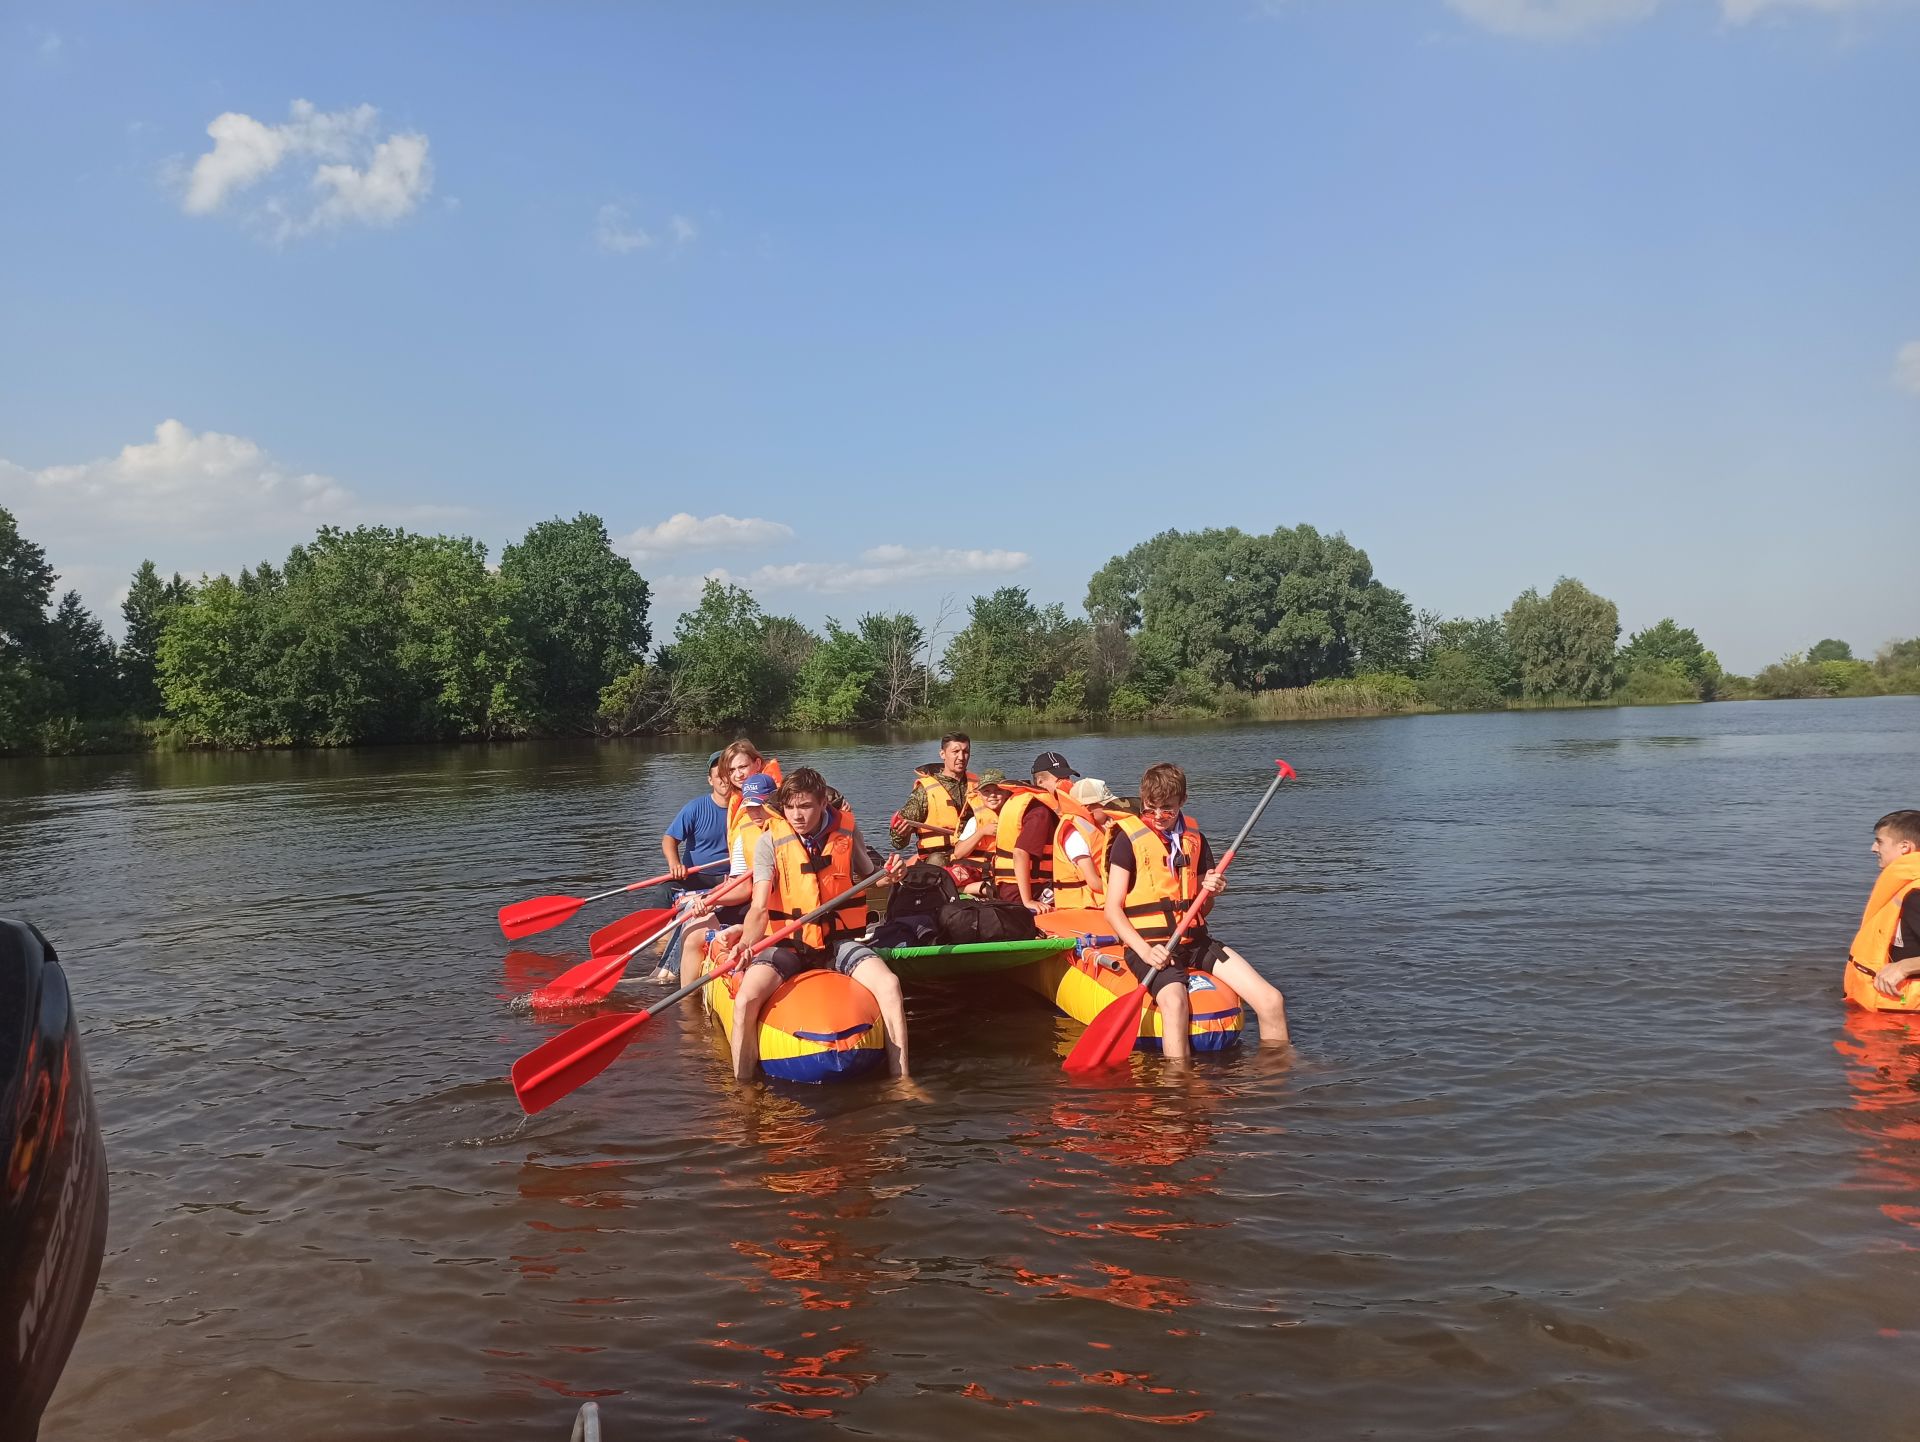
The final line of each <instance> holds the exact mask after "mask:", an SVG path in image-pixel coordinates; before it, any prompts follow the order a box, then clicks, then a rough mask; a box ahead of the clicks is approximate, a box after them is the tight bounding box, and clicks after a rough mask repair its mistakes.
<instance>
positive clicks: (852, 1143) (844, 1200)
mask: <svg viewBox="0 0 1920 1442" xmlns="http://www.w3.org/2000/svg"><path fill="white" fill-rule="evenodd" d="M730 1101H731V1103H732V1104H731V1106H730V1107H729V1111H730V1113H731V1118H730V1120H731V1129H730V1136H731V1137H733V1138H737V1140H738V1143H739V1146H740V1147H741V1149H742V1151H743V1152H744V1153H746V1154H747V1155H749V1156H751V1157H753V1158H755V1161H754V1163H753V1165H752V1168H751V1170H750V1171H741V1172H736V1173H734V1174H731V1175H729V1176H727V1177H724V1178H722V1179H721V1180H720V1183H719V1187H720V1192H721V1195H722V1201H721V1206H722V1208H725V1207H726V1203H725V1200H724V1198H725V1197H726V1195H727V1194H728V1193H734V1192H740V1191H752V1190H764V1191H765V1192H766V1193H769V1194H771V1195H772V1196H773V1197H774V1198H776V1199H777V1200H778V1202H779V1206H778V1207H777V1208H774V1209H768V1208H765V1207H762V1206H758V1205H755V1204H754V1203H753V1202H752V1201H748V1202H747V1204H746V1205H744V1206H741V1207H739V1208H737V1209H731V1210H733V1212H734V1215H735V1216H736V1217H737V1218H738V1219H739V1223H740V1230H738V1231H736V1232H735V1234H734V1235H733V1237H732V1238H731V1241H730V1245H731V1247H732V1250H733V1252H734V1254H735V1255H736V1256H737V1257H739V1258H741V1259H742V1260H744V1261H745V1262H747V1263H748V1264H749V1266H750V1267H751V1268H752V1270H751V1271H750V1272H747V1273H744V1274H714V1280H715V1281H718V1282H723V1283H726V1284H729V1285H732V1286H736V1287H740V1288H742V1289H743V1290H744V1291H746V1292H747V1293H748V1294H749V1295H752V1296H754V1297H756V1298H757V1299H758V1300H759V1301H761V1302H762V1303H763V1304H765V1305H771V1306H774V1307H778V1308H797V1309H798V1310H799V1311H800V1312H802V1313H818V1314H824V1315H820V1316H816V1317H795V1318H792V1319H791V1320H790V1321H788V1322H786V1323H785V1325H784V1326H783V1328H782V1330H783V1331H785V1332H787V1333H788V1334H789V1335H788V1336H787V1337H786V1339H785V1340H784V1341H783V1342H782V1344H781V1345H777V1346H776V1345H767V1344H756V1343H754V1342H750V1341H746V1340H742V1339H741V1338H739V1337H737V1336H735V1335H733V1333H734V1332H735V1331H737V1330H738V1328H737V1324H735V1323H733V1322H730V1321H727V1320H724V1319H721V1320H718V1321H716V1324H715V1330H716V1335H714V1336H710V1337H708V1338H706V1339H704V1345H705V1346H707V1347H710V1348H713V1349H715V1350H718V1351H723V1352H730V1353H735V1354H740V1353H745V1354H748V1355H752V1356H756V1357H758V1358H759V1359H761V1360H762V1361H763V1362H764V1363H765V1365H764V1366H763V1367H762V1368H761V1370H760V1375H759V1376H758V1377H757V1378H755V1379H752V1380H742V1379H739V1378H737V1377H729V1376H714V1377H709V1378H703V1379H700V1382H701V1384H702V1385H706V1386H712V1387H718V1388H724V1389H727V1390H730V1391H735V1392H739V1393H742V1394H743V1396H744V1397H745V1398H747V1399H750V1400H746V1401H745V1403H744V1405H745V1406H746V1408H747V1409H748V1410H749V1411H753V1412H759V1413H765V1414H771V1415H775V1416H787V1417H797V1418H802V1419H806V1420H809V1421H824V1420H826V1419H829V1418H833V1417H837V1416H839V1415H840V1414H841V1406H840V1405H839V1404H843V1403H845V1402H848V1401H850V1400H852V1399H853V1398H855V1397H858V1396H859V1395H860V1394H861V1393H863V1392H865V1391H866V1390H867V1389H868V1388H869V1387H871V1386H872V1385H873V1384H874V1383H876V1382H878V1381H880V1380H881V1379H882V1378H883V1377H885V1375H886V1373H885V1372H884V1371H882V1370H880V1369H879V1368H877V1367H875V1366H873V1365H872V1364H871V1363H870V1362H868V1360H867V1359H868V1358H869V1357H870V1355H871V1353H872V1350H873V1344H872V1342H871V1340H870V1339H869V1338H868V1337H866V1336H865V1335H863V1332H864V1330H865V1329H866V1327H867V1326H869V1325H870V1324H869V1322H868V1321H867V1319H866V1318H865V1317H864V1316H863V1315H857V1314H859V1313H861V1312H863V1311H864V1308H865V1305H866V1304H867V1303H868V1302H869V1301H870V1300H871V1298H872V1296H873V1294H874V1293H875V1291H876V1290H880V1289H884V1288H888V1287H899V1286H904V1285H906V1284H908V1283H910V1282H912V1281H913V1279H914V1277H915V1275H916V1274H917V1270H918V1269H917V1268H916V1267H915V1265H914V1264H913V1263H911V1262H902V1261H898V1260H890V1259H888V1258H887V1257H885V1256H884V1255H883V1254H882V1252H883V1249H882V1248H881V1247H880V1246H878V1245H877V1244H873V1243H868V1244H866V1245H858V1244H856V1243H855V1242H854V1241H853V1239H852V1237H851V1236H850V1234H849V1232H848V1230H847V1229H846V1228H845V1227H844V1226H843V1225H842V1224H843V1223H845V1222H848V1221H854V1220H858V1219H863V1218H867V1217H870V1216H871V1215H873V1213H874V1211H875V1209H876V1208H877V1207H878V1206H879V1205H880V1204H881V1203H882V1202H883V1201H885V1200H887V1199H889V1198H892V1197H895V1196H899V1195H901V1194H902V1193H903V1192H904V1191H906V1190H910V1188H907V1187H904V1186H901V1185H899V1184H897V1183H889V1182H888V1180H887V1179H888V1178H889V1177H891V1176H893V1175H894V1174H895V1173H897V1172H898V1171H899V1170H900V1169H901V1167H902V1166H903V1165H904V1158H903V1157H902V1156H901V1155H900V1153H899V1152H898V1150H896V1147H895V1143H896V1141H897V1139H898V1138H899V1137H900V1136H901V1135H903V1134H904V1133H905V1132H906V1131H907V1130H908V1129H906V1128H900V1127H879V1128H871V1129H870V1128H866V1127H861V1126H858V1125H854V1126H836V1127H832V1128H829V1126H828V1124H827V1123H826V1122H825V1121H823V1120H821V1119H820V1118H818V1117H816V1116H815V1115H814V1114H813V1113H812V1112H811V1110H810V1108H809V1107H808V1106H807V1105H806V1104H805V1103H803V1102H801V1101H799V1100H797V1099H794V1098H792V1097H787V1096H783V1095H780V1094H778V1093H774V1092H772V1091H749V1092H740V1093H736V1094H734V1095H732V1096H731V1097H730ZM769 1224H771V1225H769Z"/></svg>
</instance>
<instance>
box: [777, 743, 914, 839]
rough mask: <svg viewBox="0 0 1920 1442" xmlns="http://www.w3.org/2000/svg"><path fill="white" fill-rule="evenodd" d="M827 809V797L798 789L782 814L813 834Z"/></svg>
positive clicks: (800, 829) (806, 833) (797, 827)
mask: <svg viewBox="0 0 1920 1442" xmlns="http://www.w3.org/2000/svg"><path fill="white" fill-rule="evenodd" d="M922 754H923V755H924V754H925V753H924V752H923V753H922ZM826 810H827V798H826V797H824V796H809V795H807V794H806V793H805V792H804V791H796V792H794V794H793V795H791V796H789V797H788V798H787V804H786V805H785V806H783V807H781V808H780V814H781V815H782V816H784V817H786V818H787V825H789V826H791V827H792V828H793V829H794V830H795V831H797V832H799V833H800V834H801V835H802V836H811V835H813V833H814V832H815V831H817V830H818V829H819V827H820V818H821V817H822V816H823V815H825V814H826Z"/></svg>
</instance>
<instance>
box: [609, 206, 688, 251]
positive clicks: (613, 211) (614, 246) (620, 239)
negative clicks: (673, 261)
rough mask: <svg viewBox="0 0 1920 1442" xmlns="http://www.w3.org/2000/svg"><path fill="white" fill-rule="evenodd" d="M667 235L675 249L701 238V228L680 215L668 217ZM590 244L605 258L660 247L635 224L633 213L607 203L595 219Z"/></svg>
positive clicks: (652, 237) (650, 235)
mask: <svg viewBox="0 0 1920 1442" xmlns="http://www.w3.org/2000/svg"><path fill="white" fill-rule="evenodd" d="M666 232H667V235H668V236H669V237H670V238H671V239H672V241H673V244H674V247H675V248H676V249H678V248H679V247H680V246H683V245H691V244H693V242H694V241H695V240H697V239H699V237H700V227H699V226H697V225H695V224H694V223H693V221H692V220H691V219H689V218H688V217H687V216H684V215H679V214H675V215H670V216H668V217H667V224H666ZM593 243H594V245H595V246H596V247H597V248H598V249H599V250H600V252H601V253H602V254H604V255H631V254H632V253H633V252H634V251H636V250H651V249H652V248H653V247H654V246H656V245H658V244H659V243H660V237H659V236H658V235H656V234H654V232H652V231H650V230H648V229H647V228H646V227H645V226H642V225H637V224H635V223H634V219H633V212H632V211H630V210H629V209H628V208H627V207H626V206H624V205H619V204H616V203H615V202H613V201H608V202H607V203H606V204H605V205H603V206H601V207H600V211H599V214H598V215H597V216H596V217H595V219H594V224H593Z"/></svg>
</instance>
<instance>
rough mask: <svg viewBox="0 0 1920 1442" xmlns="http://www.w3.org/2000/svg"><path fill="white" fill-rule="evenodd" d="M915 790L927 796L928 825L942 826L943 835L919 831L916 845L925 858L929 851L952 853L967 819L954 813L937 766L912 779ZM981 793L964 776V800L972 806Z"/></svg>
mask: <svg viewBox="0 0 1920 1442" xmlns="http://www.w3.org/2000/svg"><path fill="white" fill-rule="evenodd" d="M913 787H914V790H916V791H921V792H925V793H926V798H927V825H929V826H944V827H946V828H947V833H948V834H946V835H941V834H940V833H938V832H934V831H922V832H920V833H919V834H918V838H917V840H916V843H915V844H916V846H917V848H918V850H919V851H920V852H921V853H922V854H923V855H924V854H925V853H927V852H932V851H951V850H953V843H954V842H956V841H958V840H959V839H960V829H961V828H962V827H964V826H965V825H966V824H967V818H966V816H965V815H963V814H962V813H961V812H960V811H958V810H956V809H955V807H954V804H953V796H952V795H951V794H950V793H949V792H948V790H947V783H946V781H945V779H944V776H943V773H942V772H941V771H940V769H939V768H938V767H935V768H934V769H933V770H932V771H923V772H921V773H920V774H919V775H918V776H916V777H914V779H913ZM979 796H980V793H979V792H978V791H976V790H975V789H974V785H973V777H972V776H971V775H969V776H968V777H967V801H968V803H969V804H970V805H971V804H972V803H973V802H975V801H977V800H978V799H979Z"/></svg>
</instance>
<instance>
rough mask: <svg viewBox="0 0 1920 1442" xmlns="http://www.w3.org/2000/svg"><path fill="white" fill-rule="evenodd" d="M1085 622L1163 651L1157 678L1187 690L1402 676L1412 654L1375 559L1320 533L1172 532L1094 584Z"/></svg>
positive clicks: (1406, 626) (1405, 622)
mask: <svg viewBox="0 0 1920 1442" xmlns="http://www.w3.org/2000/svg"><path fill="white" fill-rule="evenodd" d="M1087 613H1088V615H1089V616H1090V617H1091V619H1092V621H1093V623H1094V624H1095V625H1096V626H1101V625H1117V626H1119V627H1121V628H1123V629H1125V630H1128V631H1137V633H1138V637H1137V640H1138V641H1139V642H1140V643H1143V644H1144V643H1146V642H1148V641H1149V640H1151V641H1153V642H1154V643H1155V646H1156V654H1154V655H1153V656H1151V657H1149V658H1148V662H1147V664H1148V667H1149V668H1150V669H1151V670H1155V671H1159V672H1162V673H1164V672H1165V671H1166V670H1167V669H1168V667H1169V666H1170V667H1171V671H1172V674H1173V676H1175V677H1177V678H1179V679H1180V684H1181V685H1182V686H1183V687H1184V688H1186V689H1194V688H1196V687H1201V688H1204V687H1209V686H1221V685H1225V686H1233V687H1236V688H1238V689H1240V690H1243V691H1260V690H1267V689H1271V688H1273V687H1279V686H1303V685H1306V684H1308V683H1310V682H1313V681H1317V680H1320V679H1322V678H1325V677H1333V676H1350V675H1352V674H1354V672H1355V670H1356V668H1360V667H1365V668H1368V669H1374V670H1388V669H1396V668H1399V667H1404V666H1405V665H1407V664H1408V661H1409V659H1410V652H1411V649H1412V623H1413V616H1412V613H1411V611H1410V610H1409V608H1408V606H1407V603H1406V598H1405V597H1404V596H1402V595H1401V594H1400V593H1399V592H1397V591H1392V590H1390V589H1389V588H1387V587H1385V586H1383V585H1381V583H1380V582H1379V581H1377V580H1376V579H1375V578H1374V575H1373V566H1372V563H1371V562H1370V561H1369V560H1368V559H1367V554H1366V552H1364V551H1362V550H1359V549H1358V548H1356V547H1355V546H1353V545H1351V544H1350V543H1349V542H1348V541H1347V539H1346V537H1345V536H1342V535H1338V534H1335V535H1332V536H1322V535H1321V534H1320V533H1319V532H1318V531H1316V530H1315V529H1314V528H1313V527H1312V526H1298V527H1294V528H1292V529H1288V528H1287V527H1284V526H1282V527H1279V528H1278V529H1276V530H1274V531H1272V532H1271V533H1269V534H1266V535H1249V534H1247V533H1246V532H1243V531H1241V530H1238V529H1237V528H1232V527H1229V528H1227V529H1224V530H1208V531H1194V532H1183V531H1163V532H1162V533H1161V534H1159V535H1157V536H1155V537H1153V538H1152V539H1150V540H1147V541H1143V542H1142V543H1141V544H1140V545H1138V546H1135V547H1134V548H1133V549H1132V550H1131V551H1129V552H1127V553H1126V554H1125V555H1123V556H1116V557H1114V558H1113V559H1112V560H1110V561H1108V562H1107V564H1106V565H1105V566H1103V567H1101V569H1100V570H1099V571H1098V572H1096V573H1095V575H1094V576H1093V578H1092V580H1091V581H1089V583H1088V586H1087ZM1129 684H1130V685H1135V686H1138V687H1139V688H1140V689H1142V690H1143V691H1145V690H1150V689H1151V685H1152V683H1151V682H1149V681H1148V680H1147V678H1146V676H1145V675H1140V676H1133V677H1129Z"/></svg>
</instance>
